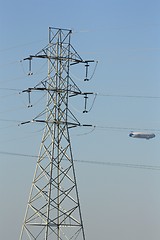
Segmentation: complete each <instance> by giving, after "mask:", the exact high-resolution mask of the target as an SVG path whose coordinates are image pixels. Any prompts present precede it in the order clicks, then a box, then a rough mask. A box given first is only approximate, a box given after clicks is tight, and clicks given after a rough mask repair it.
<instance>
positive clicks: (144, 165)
mask: <svg viewBox="0 0 160 240" xmlns="http://www.w3.org/2000/svg"><path fill="white" fill-rule="evenodd" d="M0 154H4V155H12V156H19V157H29V158H38V156H36V155H29V154H22V153H13V152H4V151H0ZM63 160H66V159H63ZM74 161H75V162H78V163H85V164H93V165H106V166H111V167H127V168H141V169H147V170H158V171H159V170H160V166H158V165H146V164H131V163H120V162H104V161H87V160H80V159H75V160H74Z"/></svg>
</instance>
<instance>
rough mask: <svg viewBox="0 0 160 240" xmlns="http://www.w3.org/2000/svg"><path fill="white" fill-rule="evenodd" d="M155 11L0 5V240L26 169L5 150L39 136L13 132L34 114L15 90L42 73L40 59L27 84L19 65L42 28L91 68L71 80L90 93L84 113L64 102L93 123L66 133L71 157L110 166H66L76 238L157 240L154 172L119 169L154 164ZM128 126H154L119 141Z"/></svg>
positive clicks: (136, 2)
mask: <svg viewBox="0 0 160 240" xmlns="http://www.w3.org/2000/svg"><path fill="white" fill-rule="evenodd" d="M159 12H160V1H159V0H152V1H151V0H99V1H94V0H92V1H84V0H81V1H76V0H74V1H73V0H68V1H64V0H61V1H54V0H45V1H42V0H32V1H31V0H28V1H20V0H15V1H9V0H5V1H2V0H1V1H0V32H1V34H0V35H1V36H0V100H1V104H0V124H1V126H0V130H1V134H0V136H1V138H0V164H1V165H0V166H1V167H0V193H1V194H0V196H1V197H0V206H1V207H0V236H1V239H5V240H9V239H12V240H17V239H18V237H19V234H20V230H21V225H22V221H23V217H24V213H25V209H26V204H27V200H28V194H29V190H30V187H31V182H32V178H33V173H34V169H35V166H36V159H35V158H31V157H22V156H17V155H10V153H18V154H26V155H27V154H28V155H37V153H38V149H39V145H40V141H41V135H42V133H43V131H42V128H43V126H39V125H38V126H37V125H35V124H28V125H25V126H21V127H18V123H19V122H20V121H26V120H29V119H32V118H33V117H34V116H35V114H36V113H38V112H39V111H40V110H42V106H41V102H40V101H39V99H40V96H39V95H35V94H33V95H34V96H32V101H33V108H27V102H28V99H27V95H26V94H19V93H20V92H21V90H23V89H26V88H28V87H33V86H34V85H36V83H37V82H39V81H40V80H41V79H42V78H43V76H45V74H47V72H45V69H46V68H45V66H43V64H42V62H40V63H39V65H37V64H35V68H34V66H33V69H34V70H33V71H34V76H33V77H28V76H27V70H28V68H27V67H28V65H27V64H26V63H24V62H21V60H22V59H23V58H25V57H27V56H28V55H29V54H35V53H36V52H38V51H39V50H41V49H42V48H43V47H44V46H46V44H47V41H48V27H49V26H52V27H59V28H68V29H72V30H73V35H72V45H73V46H74V47H75V49H76V50H77V51H78V53H79V54H80V55H81V57H82V58H84V59H95V60H96V61H98V66H97V69H96V73H95V75H94V77H93V78H92V79H91V81H90V82H87V83H84V82H82V81H80V79H82V76H83V74H84V73H83V69H82V72H79V71H77V72H76V71H75V72H73V73H72V74H73V76H75V78H74V80H75V82H76V84H78V85H80V86H81V87H82V88H83V90H85V91H93V92H96V93H99V95H97V98H96V101H95V104H94V107H93V109H92V111H91V112H89V113H88V114H86V115H84V114H82V113H80V112H82V111H83V107H84V101H83V98H79V103H78V102H77V101H76V102H75V103H72V104H73V106H71V108H72V110H73V111H74V113H75V115H76V116H77V118H78V119H79V120H80V121H81V122H82V123H88V124H93V125H96V126H99V128H98V127H97V128H95V129H94V131H93V132H91V133H89V132H90V131H91V130H92V129H82V128H80V129H75V130H74V131H71V139H72V145H73V154H74V158H75V159H77V160H84V161H96V162H105V163H111V164H112V166H111V165H102V164H89V163H88V164H87V163H80V162H76V163H75V167H76V173H77V181H78V187H79V195H80V201H81V208H82V214H83V220H84V226H85V233H86V240H97V239H108V240H117V239H119V240H135V239H136V240H142V239H145V240H151V239H152V240H159V239H160V187H159V185H160V170H158V168H156V170H151V169H144V168H131V167H123V164H129V166H130V164H134V165H135V167H136V166H137V165H145V166H146V165H152V166H160V163H159V161H160V159H159V155H160V147H159V143H160V135H159V131H160V108H159V105H160V93H159V91H160V70H159V69H160V68H159V64H160V15H159ZM93 70H94V66H93V67H92V68H91V72H90V74H91V73H92V71H93ZM13 89H16V90H13ZM107 95H109V96H107ZM120 96H121V97H120ZM127 96H128V97H127ZM129 96H130V97H129ZM131 96H132V97H131ZM138 96H139V97H138ZM144 96H145V97H144ZM92 101H93V98H91V99H90V101H89V105H88V107H89V106H91V104H92ZM4 120H7V121H4ZM100 127H101V128H100ZM132 129H137V130H143V129H151V132H152V129H154V131H153V132H154V133H155V134H156V138H154V139H152V140H149V141H146V140H139V139H132V138H129V137H128V134H129V132H130V131H131V130H132ZM87 133H88V134H87ZM3 152H7V153H8V154H2V153H3ZM114 163H118V164H120V166H118V165H113V164H114Z"/></svg>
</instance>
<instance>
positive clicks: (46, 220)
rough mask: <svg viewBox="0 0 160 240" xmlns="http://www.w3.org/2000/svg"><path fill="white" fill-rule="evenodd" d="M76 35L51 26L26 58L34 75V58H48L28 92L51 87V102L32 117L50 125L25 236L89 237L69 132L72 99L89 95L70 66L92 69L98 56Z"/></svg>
mask: <svg viewBox="0 0 160 240" xmlns="http://www.w3.org/2000/svg"><path fill="white" fill-rule="evenodd" d="M71 33H72V31H71V30H67V29H57V28H51V27H50V28H49V43H48V44H47V46H46V47H44V48H43V49H42V50H41V51H39V52H38V53H37V54H35V55H30V56H29V57H28V58H25V59H24V60H29V75H32V69H31V61H32V59H33V58H42V59H43V58H44V59H48V74H47V77H46V78H45V79H43V80H42V81H40V82H39V83H38V84H37V85H36V86H35V87H33V88H28V89H27V90H24V92H28V94H29V95H30V93H31V91H46V92H47V100H46V107H45V109H44V110H42V112H41V113H40V114H39V115H38V116H36V117H35V118H34V119H33V121H35V122H41V123H44V126H45V127H44V133H43V136H42V141H41V145H40V150H39V154H38V159H37V164H36V170H35V174H34V178H33V182H32V186H31V191H30V195H29V200H28V204H27V209H26V214H25V218H24V223H23V226H22V231H21V235H20V240H85V234H84V226H83V221H82V214H81V208H80V201H79V195H78V188H77V182H76V174H75V168H74V160H73V155H72V148H71V141H70V136H69V128H71V127H76V126H79V125H80V122H79V121H78V120H77V118H76V117H75V116H74V114H73V113H72V112H71V111H70V109H69V97H71V96H72V97H73V96H76V95H78V94H82V95H85V97H86V93H82V92H81V90H80V89H79V88H78V86H77V85H76V84H75V82H74V81H73V79H72V78H71V77H70V66H71V65H74V64H78V63H84V64H85V66H86V73H87V72H88V65H89V64H88V63H89V62H93V60H87V61H84V60H83V59H82V58H81V57H80V55H79V54H78V53H77V51H76V50H75V49H74V48H73V46H72V45H71V43H70V41H71ZM86 79H87V74H86V76H85V80H86ZM85 105H86V104H85ZM28 122H29V121H28ZM28 122H24V123H28ZM24 123H23V124H24Z"/></svg>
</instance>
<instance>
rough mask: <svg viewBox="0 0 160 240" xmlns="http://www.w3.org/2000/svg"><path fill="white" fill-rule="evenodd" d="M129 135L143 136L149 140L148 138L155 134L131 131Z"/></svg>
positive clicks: (134, 136) (133, 136)
mask: <svg viewBox="0 0 160 240" xmlns="http://www.w3.org/2000/svg"><path fill="white" fill-rule="evenodd" d="M129 136H130V137H132V138H144V139H147V140H149V139H150V138H154V137H155V136H156V135H155V134H154V133H145V132H131V133H130V134H129Z"/></svg>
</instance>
